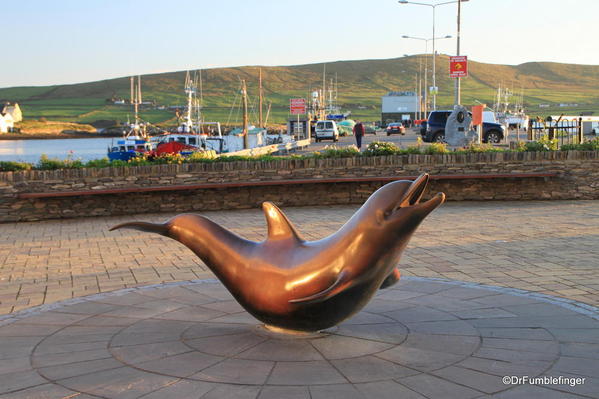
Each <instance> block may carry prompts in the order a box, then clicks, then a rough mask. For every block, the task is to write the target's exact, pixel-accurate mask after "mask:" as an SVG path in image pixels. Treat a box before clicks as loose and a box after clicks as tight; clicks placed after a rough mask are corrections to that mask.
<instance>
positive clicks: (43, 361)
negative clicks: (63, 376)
mask: <svg viewBox="0 0 599 399" xmlns="http://www.w3.org/2000/svg"><path fill="white" fill-rule="evenodd" d="M108 358H112V355H111V354H110V352H108V349H106V348H104V349H92V350H86V351H80V352H67V353H47V354H43V355H38V354H36V353H34V354H33V357H32V358H31V364H32V365H33V366H34V367H47V366H56V365H60V364H69V363H78V362H85V361H91V360H98V359H108Z"/></svg>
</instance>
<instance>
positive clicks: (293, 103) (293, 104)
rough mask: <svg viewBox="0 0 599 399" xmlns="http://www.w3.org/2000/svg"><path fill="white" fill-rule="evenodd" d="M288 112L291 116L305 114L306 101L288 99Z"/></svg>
mask: <svg viewBox="0 0 599 399" xmlns="http://www.w3.org/2000/svg"><path fill="white" fill-rule="evenodd" d="M289 112H290V113H291V115H301V114H305V113H306V100H305V99H303V98H291V99H289Z"/></svg>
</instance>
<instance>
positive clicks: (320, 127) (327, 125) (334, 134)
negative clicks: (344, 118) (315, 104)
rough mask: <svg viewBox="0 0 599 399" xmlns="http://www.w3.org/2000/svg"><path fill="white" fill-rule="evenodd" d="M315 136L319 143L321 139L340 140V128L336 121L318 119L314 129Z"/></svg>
mask: <svg viewBox="0 0 599 399" xmlns="http://www.w3.org/2000/svg"><path fill="white" fill-rule="evenodd" d="M314 138H315V139H316V142H317V143H318V142H319V141H321V140H333V141H338V140H339V129H338V128H337V123H335V121H318V122H316V128H315V129H314Z"/></svg>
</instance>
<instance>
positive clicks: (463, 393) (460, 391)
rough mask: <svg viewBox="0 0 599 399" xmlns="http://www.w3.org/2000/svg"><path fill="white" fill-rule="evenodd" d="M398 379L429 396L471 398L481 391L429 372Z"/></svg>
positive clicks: (451, 398)
mask: <svg viewBox="0 0 599 399" xmlns="http://www.w3.org/2000/svg"><path fill="white" fill-rule="evenodd" d="M398 381H399V383H401V384H402V385H405V386H406V387H408V388H410V389H412V390H414V391H416V392H418V393H420V394H422V395H423V396H425V397H427V398H443V399H470V398H476V397H477V396H480V392H479V391H475V390H473V389H470V388H467V387H464V386H461V385H458V384H454V383H452V382H449V381H446V380H443V379H441V378H438V377H435V376H432V375H427V374H420V375H416V376H412V377H406V378H402V379H400V380H398Z"/></svg>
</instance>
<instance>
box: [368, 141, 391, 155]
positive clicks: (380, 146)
mask: <svg viewBox="0 0 599 399" xmlns="http://www.w3.org/2000/svg"><path fill="white" fill-rule="evenodd" d="M399 152H400V148H399V147H398V146H396V145H395V144H393V143H387V142H384V141H373V142H372V143H370V144H368V147H366V150H364V155H366V156H377V155H394V154H398V153H399Z"/></svg>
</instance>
